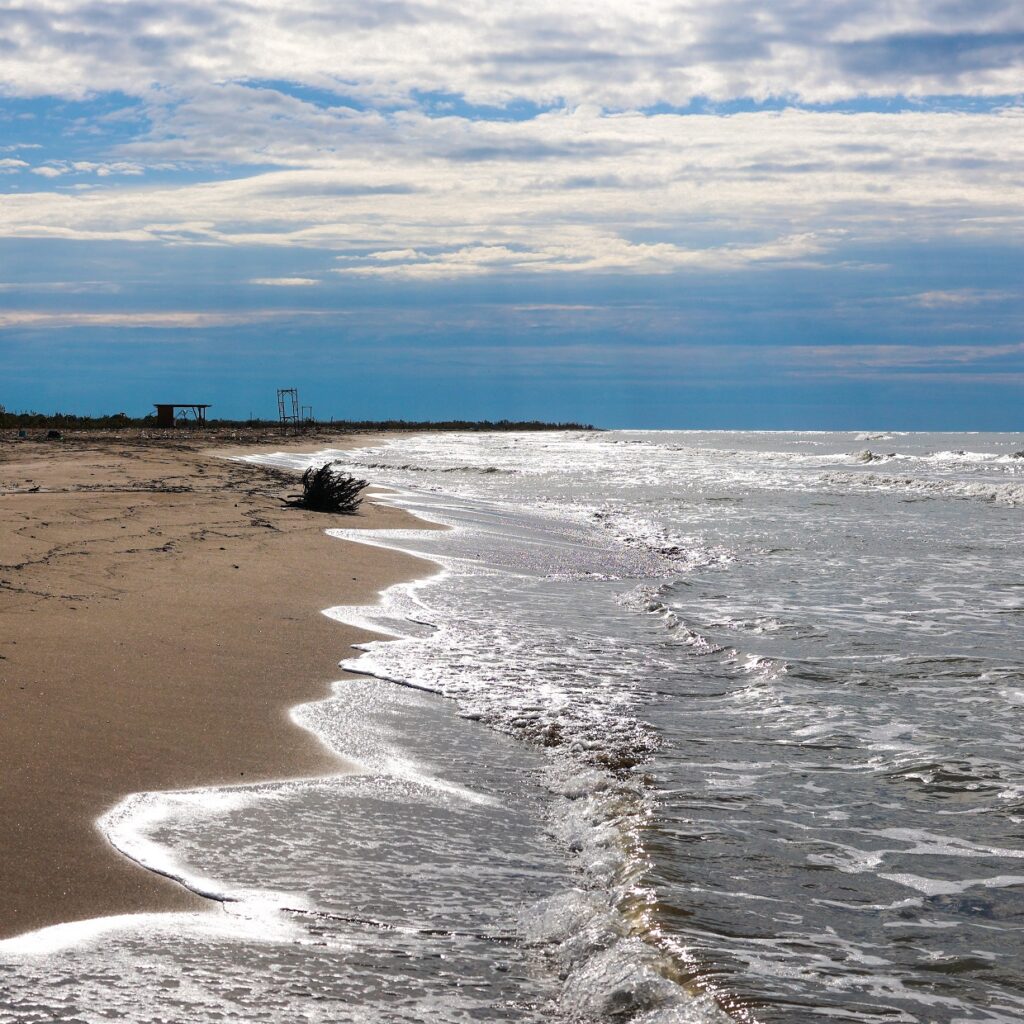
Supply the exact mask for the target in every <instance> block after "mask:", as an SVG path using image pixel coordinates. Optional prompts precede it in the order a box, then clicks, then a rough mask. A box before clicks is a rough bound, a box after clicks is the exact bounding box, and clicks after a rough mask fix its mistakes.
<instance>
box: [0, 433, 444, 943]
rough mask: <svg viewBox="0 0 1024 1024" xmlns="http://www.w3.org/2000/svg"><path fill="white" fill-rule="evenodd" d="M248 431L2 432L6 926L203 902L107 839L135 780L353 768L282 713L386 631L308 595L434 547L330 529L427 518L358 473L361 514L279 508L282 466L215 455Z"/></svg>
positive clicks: (30, 926)
mask: <svg viewBox="0 0 1024 1024" xmlns="http://www.w3.org/2000/svg"><path fill="white" fill-rule="evenodd" d="M374 437H375V439H377V438H379V439H383V435H374ZM311 441H313V444H312V445H311V443H310V442H311ZM366 442H367V437H366V435H347V436H342V437H330V438H328V437H323V438H319V437H318V438H316V439H313V438H289V439H281V440H280V441H279V442H278V443H276V444H270V445H265V446H259V447H260V448H263V449H264V450H270V451H279V450H284V449H288V448H291V449H295V450H302V451H308V450H310V448H311V447H334V448H344V447H356V446H362V445H364V444H365V443H366ZM243 446H244V447H243ZM256 451H257V447H256V446H247V445H245V441H241V442H240V439H236V438H234V437H224V436H223V435H221V434H219V433H218V432H214V431H211V432H208V433H207V434H206V435H205V436H199V437H197V436H195V435H192V436H186V437H172V438H169V439H164V438H161V439H139V438H126V437H122V436H117V437H102V438H100V437H96V436H70V437H69V438H68V439H67V440H65V441H64V442H63V443H58V444H53V443H46V442H42V443H37V442H33V441H20V442H9V441H4V442H0V529H2V530H3V533H4V535H5V537H7V538H8V541H7V542H6V543H5V550H4V552H3V555H2V556H0V557H2V559H3V564H2V565H0V612H2V614H3V617H4V622H5V630H4V635H3V636H2V637H0V736H2V737H3V745H2V748H3V751H4V753H3V755H2V757H3V762H2V763H3V765H4V770H3V773H2V776H0V777H2V778H3V783H2V784H0V813H2V814H3V816H4V819H5V821H6V822H7V823H8V827H7V828H5V829H4V830H3V832H2V834H0V865H2V866H0V939H7V938H13V937H16V936H22V935H24V934H25V933H27V932H32V931H36V930H38V929H41V928H45V927H48V926H51V925H57V924H67V923H71V922H74V921H83V920H89V919H92V918H98V917H114V916H118V915H122V914H128V913H149V912H155V911H195V910H200V909H204V908H208V907H210V906H212V904H211V902H210V901H209V900H207V899H204V898H202V897H200V896H198V895H196V894H194V893H192V892H190V891H188V890H187V889H185V888H184V887H183V886H182V885H180V884H179V883H178V882H175V881H172V880H170V879H168V878H165V877H163V876H160V875H157V874H154V873H153V872H151V871H149V870H148V869H146V868H143V867H141V866H140V865H138V864H137V863H135V862H134V861H132V860H130V859H129V858H128V857H127V856H125V855H123V854H121V853H120V852H118V851H117V850H115V849H114V847H112V846H111V845H110V844H109V843H108V841H107V839H106V837H105V836H104V835H103V834H102V832H101V831H100V829H99V827H98V824H97V821H98V819H99V818H100V817H101V816H102V815H103V814H105V813H106V812H107V811H109V810H110V809H111V808H112V807H113V806H114V805H115V804H117V803H118V802H119V801H120V800H121V799H123V798H124V797H126V796H128V795H129V794H131V793H135V792H140V791H159V790H180V789H190V788H199V787H204V786H214V785H224V784H237V783H253V782H263V781H270V780H280V779H287V778H301V777H309V776H311V775H319V776H323V775H330V774H336V773H343V772H347V771H351V770H352V766H351V765H349V764H347V763H346V762H343V761H341V760H340V759H339V758H337V757H335V755H334V754H333V753H331V752H330V751H328V750H327V748H326V747H324V746H323V744H322V743H321V742H320V741H319V740H318V739H317V738H316V737H315V736H313V735H312V734H310V733H309V732H307V731H306V730H305V729H303V728H302V727H301V726H299V725H298V724H296V723H295V722H294V721H293V720H292V719H291V717H290V715H289V712H290V709H291V708H293V707H295V706H296V705H298V704H301V703H305V702H308V701H315V700H317V699H321V698H324V697H326V696H329V694H330V683H331V682H334V681H337V680H339V679H343V678H352V677H353V674H352V673H348V672H345V671H343V670H341V669H340V668H338V662H339V660H340V659H341V657H343V656H344V655H345V653H346V652H347V651H348V650H349V649H350V648H351V645H352V644H355V643H359V642H365V641H367V640H370V639H378V638H380V637H379V635H378V634H375V633H371V632H369V631H367V630H365V629H358V628H354V627H351V626H347V625H344V624H342V623H340V622H338V621H337V620H336V619H333V618H329V617H328V616H325V615H324V614H322V612H323V611H324V610H325V609H327V608H329V607H333V606H338V605H341V604H354V605H362V604H368V603H372V602H374V601H375V600H376V599H377V596H378V594H379V593H380V591H381V590H383V589H384V588H386V587H388V586H390V585H392V584H394V583H399V582H402V581H405V580H412V579H416V578H419V577H420V576H425V575H430V574H432V573H433V572H435V571H436V564H435V563H433V562H430V561H427V560H425V559H418V558H415V557H414V556H411V555H407V554H402V553H397V552H393V551H389V550H387V549H385V548H380V547H377V546H371V545H366V544H357V543H352V542H346V541H341V540H338V539H337V538H334V537H330V536H328V535H327V534H326V533H325V532H324V531H325V530H326V529H328V528H331V527H339V526H343V527H344V528H346V529H381V528H407V527H409V526H413V525H414V526H415V528H417V529H424V528H425V529H430V528H431V527H432V525H433V524H429V523H425V522H422V521H420V520H419V519H417V518H415V517H413V516H412V515H410V514H408V513H405V512H403V511H402V510H399V509H396V508H393V507H389V506H386V505H379V504H374V503H373V502H372V494H371V495H369V496H368V498H367V500H366V501H364V503H363V506H362V507H361V509H360V511H359V513H358V514H357V515H355V516H326V515H323V514H318V513H312V512H305V511H302V510H297V509H290V508H283V507H281V504H280V501H279V498H280V496H281V495H283V494H284V493H286V492H287V491H288V490H290V489H294V477H293V476H292V475H291V474H287V473H283V472H280V471H276V472H275V471H267V470H265V469H263V468H261V467H257V466H253V465H250V464H245V463H240V462H233V461H229V459H228V458H227V456H229V455H234V454H243V453H244V454H255V453H256ZM328 545H333V547H328ZM328 552H334V555H333V556H331V555H328Z"/></svg>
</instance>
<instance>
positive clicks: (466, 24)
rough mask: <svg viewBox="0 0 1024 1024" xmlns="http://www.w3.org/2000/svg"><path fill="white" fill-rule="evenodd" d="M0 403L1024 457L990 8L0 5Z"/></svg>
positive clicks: (1012, 69)
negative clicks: (990, 435)
mask: <svg viewBox="0 0 1024 1024" xmlns="http://www.w3.org/2000/svg"><path fill="white" fill-rule="evenodd" d="M0 54H2V60H0V190H2V191H3V200H2V202H0V368H2V376H0V403H2V404H3V405H5V406H6V407H7V408H9V409H27V408H38V409H44V410H54V409H61V410H73V411H80V412H113V411H121V410H123V411H127V412H130V413H133V414H139V413H144V412H146V411H148V409H149V407H150V405H151V403H153V402H155V401H166V400H195V401H206V402H210V403H212V404H213V407H214V408H213V410H212V412H213V413H214V414H216V415H222V416H229V417H238V416H247V415H249V414H250V413H254V414H256V415H272V414H273V412H274V389H275V388H276V387H279V386H296V387H298V388H299V389H300V394H301V396H302V401H303V403H304V404H312V405H313V407H314V411H315V412H316V414H317V415H318V416H322V417H331V416H333V417H339V418H340V417H351V418H378V417H379V418H391V417H405V418H409V419H421V418H450V417H466V418H477V417H480V418H484V417H488V418H497V417H510V418H520V417H524V418H533V417H539V418H545V419H580V420H587V421H590V422H595V423H598V424H600V425H605V426H641V427H656V426H665V427H673V426H679V427H701V426H707V427H730V426H731V427H737V428H741V427H791V428H799V427H807V428H811V427H820V428H830V427H831V428H849V429H859V428H865V427H873V426H879V427H881V426H888V427H893V428H898V429H914V428H920V429H942V428H948V429H1024V402H1022V393H1024V275H1022V274H1021V272H1020V268H1021V266H1022V265H1024V264H1022V259H1021V257H1022V234H1021V227H1022V221H1024V202H1022V200H1024V176H1022V174H1021V170H1020V169H1021V167H1022V166H1024V98H1022V95H1021V92H1020V90H1021V87H1022V82H1024V10H1022V9H1021V7H1020V5H1019V4H1016V3H1009V2H1002V0H972V2H971V3H966V2H960V0H939V2H935V0H932V2H929V3H924V2H923V0H922V2H911V0H884V2H883V0H863V2H858V3H852V2H848V3H836V4H821V3H810V2H802V0H779V2H777V3H773V4H771V5H764V4H757V3H753V2H747V0H714V2H710V3H709V2H701V3H698V2H696V0H672V2H668V0H653V2H651V3H649V4H646V5H644V6H643V8H642V9H638V8H637V5H634V4H627V3H624V2H618V0H616V2H609V0H604V2H602V0H597V2H595V0H588V2H587V3H582V2H576V0H571V2H563V3H560V4H559V5H557V6H556V5H552V4H550V3H549V2H548V0H544V2H540V0H524V2H522V3H519V4H516V5H515V6H514V8H512V7H510V8H509V9H508V10H507V11H505V10H503V9H501V8H496V7H495V6H494V5H493V4H488V3H483V2H482V0H480V2H478V0H462V2H460V3H458V4H455V3H454V2H452V0H393V2H389V3H381V4H377V5H366V4H365V3H358V4H357V3H354V2H353V3H344V2H342V3H339V2H336V0H332V2H327V0H301V2H298V3H292V4H288V5H287V6H286V5H275V4H273V3H268V4H263V5H251V4H239V3H234V2H228V3H224V4H220V5H217V6H216V7H215V8H211V7H209V5H205V4H200V3H198V2H192V0H178V2H176V3H175V4H174V5H161V6H158V5H155V4H152V3H150V2H148V0H147V2H138V0H119V2H116V3H114V2H104V0H90V2H88V3H80V4H75V3H72V4H70V5H69V4H67V3H64V2H58V0H38V2H35V3H33V4H32V5H31V7H28V8H21V9H8V10H6V11H4V12H2V13H0Z"/></svg>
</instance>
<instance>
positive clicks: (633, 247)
mask: <svg viewBox="0 0 1024 1024" xmlns="http://www.w3.org/2000/svg"><path fill="white" fill-rule="evenodd" d="M826 249H827V245H826V244H824V242H823V240H822V239H819V238H817V237H816V236H815V235H813V234H807V235H798V236H793V237H789V238H779V239H775V240H772V241H770V242H766V243H763V244H760V245H746V246H740V245H729V246H718V247H709V248H705V249H686V248H682V247H680V246H677V245H672V244H668V243H657V244H643V243H633V242H629V241H627V240H625V239H622V238H619V237H617V236H615V235H610V234H606V233H601V232H597V231H594V232H591V233H589V234H584V233H582V232H575V233H574V235H573V237H572V238H571V239H567V240H566V241H565V242H563V243H562V244H557V243H556V244H550V243H549V244H547V245H545V246H543V247H541V248H538V249H536V250H528V249H525V248H510V247H508V246H503V245H472V246H464V247H462V248H459V249H455V250H451V251H448V252H435V253H432V254H428V253H424V252H420V251H417V250H415V249H406V250H398V251H386V252H376V253H372V254H370V256H369V257H366V258H365V260H364V261H361V262H358V263H351V264H349V265H348V266H345V267H341V268H339V269H338V273H342V274H354V275H357V276H365V277H396V278H407V279H418V280H430V279H436V278H458V277H475V276H480V275H483V274H491V273H506V274H507V273H521V272H526V273H550V272H552V271H570V272H575V273H587V274H595V273H597V274H600V273H646V274H666V273H670V272H671V271H673V270H679V269H683V268H708V269H711V268H713V269H728V268H735V267H741V266H749V265H751V264H757V263H769V262H772V263H776V262H786V263H793V262H794V261H801V260H805V259H807V258H808V257H810V256H813V255H817V254H819V253H822V252H824V251H826Z"/></svg>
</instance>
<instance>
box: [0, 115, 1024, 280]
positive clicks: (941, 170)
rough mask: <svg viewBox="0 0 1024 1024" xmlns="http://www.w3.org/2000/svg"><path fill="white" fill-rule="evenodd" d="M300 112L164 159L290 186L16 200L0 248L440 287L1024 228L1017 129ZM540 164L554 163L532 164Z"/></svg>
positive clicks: (2, 207)
mask: <svg viewBox="0 0 1024 1024" xmlns="http://www.w3.org/2000/svg"><path fill="white" fill-rule="evenodd" d="M286 107H287V109H288V110H289V111H290V112H291V113H290V115H289V119H288V120H287V122H285V123H278V122H275V121H274V120H273V119H271V120H263V118H264V116H265V113H266V112H265V111H263V109H262V108H259V109H257V110H256V112H255V113H253V112H252V111H249V110H247V109H246V108H245V107H241V108H239V109H238V110H237V111H236V112H235V115H234V116H233V117H232V116H231V104H230V103H226V104H225V106H224V109H223V110H219V108H218V110H219V112H218V114H217V117H222V118H223V120H217V121H211V122H210V123H209V124H207V125H206V126H205V130H204V131H199V128H198V127H197V126H196V125H193V128H192V129H191V132H192V134H191V135H188V134H178V133H177V132H176V131H175V132H172V133H171V134H170V135H169V136H168V138H167V139H166V140H165V141H164V143H161V148H160V152H159V154H158V156H159V158H160V159H161V160H163V159H169V158H171V157H173V158H175V159H179V160H183V161H188V160H191V159H193V158H195V159H205V153H206V148H205V147H206V146H207V145H208V144H211V143H210V140H219V141H220V142H221V143H222V144H223V145H224V147H225V151H226V152H228V153H230V154H231V155H232V159H234V160H237V161H240V162H244V163H253V162H255V161H258V160H259V159H260V150H261V147H263V146H264V140H266V139H268V138H274V140H275V142H274V145H275V152H276V159H278V160H279V161H285V162H287V164H288V166H286V167H283V168H280V169H274V170H269V171H268V170H261V171H259V172H256V173H248V174H242V173H241V172H238V171H236V172H235V174H234V176H227V177H225V176H224V175H223V172H221V174H220V175H219V176H218V177H217V178H215V179H211V180H202V179H200V180H195V179H194V178H193V179H192V180H185V181H183V182H176V183H173V184H156V183H150V182H148V181H147V180H146V179H145V178H143V179H132V181H131V182H130V183H129V182H125V183H124V184H114V183H112V184H105V185H104V186H103V187H100V188H94V189H89V190H78V191H75V192H72V191H70V190H65V191H53V190H49V191H40V192H27V191H22V192H19V193H12V194H10V195H8V196H7V197H6V198H5V201H4V203H3V204H0V237H12V238H29V237H36V238H63V239H67V240H82V241H100V240H119V241H136V242H150V243H161V244H165V245H173V246H179V247H180V246H220V247H235V246H248V245H259V246H278V247H303V248H309V249H323V250H326V251H329V252H331V253H333V254H335V255H337V256H340V257H342V259H341V262H340V263H339V264H337V267H338V268H339V269H341V270H342V271H343V272H345V273H349V274H356V275H362V276H374V277H388V276H391V277H395V278H397V277H405V278H419V279H430V278H453V277H463V278H471V277H479V276H481V275H485V274H495V273H502V274H510V273H530V274H532V273H538V272H547V271H552V272H574V273H587V272H599V273H608V272H619V271H621V272H625V273H645V272H651V273H665V272H669V271H672V270H686V269H700V268H708V267H711V268H725V269H728V268H730V267H735V268H740V267H743V266H749V265H751V264H762V265H767V264H769V263H772V262H775V263H783V262H785V263H788V264H790V265H793V264H797V263H800V262H821V261H823V260H824V261H826V262H829V261H832V262H834V261H836V260H838V258H839V257H840V255H841V251H842V249H843V248H844V247H845V246H849V245H851V244H855V243H857V242H861V243H870V244H872V245H876V246H877V245H878V244H880V243H884V242H885V241H886V240H898V241H900V242H910V241H913V240H915V239H917V240H921V239H928V240H934V239H935V238H937V237H942V236H946V237H950V238H960V237H968V236H970V237H974V238H982V237H987V238H989V239H994V240H998V241H1003V240H1005V239H1006V238H1008V237H1012V236H1013V235H1015V234H1016V233H1017V232H1019V231H1020V229H1021V227H1024V181H1022V180H1021V179H1020V177H1019V174H1018V173H1017V168H1019V166H1021V164H1022V162H1024V110H1019V109H1008V110H1004V111H1000V112H994V113H981V114H964V113H934V112H904V113H897V114H879V113H862V114H857V115H853V114H846V113H834V112H809V111H801V110H785V111H776V112H756V113H743V114H735V115H731V116H728V117H721V116H712V115H687V116H683V115H678V114H659V115H642V114H637V113H634V114H604V113H602V112H600V111H597V110H594V109H593V108H580V109H577V110H573V111H557V112H548V113H544V114H540V115H537V116H534V117H532V118H530V119H528V120H526V121H486V120H475V119H473V118H469V117H462V116H455V115H449V116H445V117H440V118H438V117H430V116H427V115H424V114H416V113H410V112H404V111H403V112H395V113H393V114H389V115H387V116H383V115H381V114H379V113H376V112H373V111H362V112H360V111H353V110H351V109H346V110H345V111H344V112H343V113H341V114H335V113H332V112H327V113H325V112H324V111H323V110H321V109H320V108H318V107H317V106H316V105H315V104H312V103H298V102H297V101H296V103H295V104H293V103H292V102H291V101H289V102H288V103H287V104H286ZM250 114H252V116H253V117H255V120H253V121H249V120H247V118H248V117H249V116H250ZM303 117H308V121H306V120H303ZM275 133H276V134H275ZM171 136H173V138H171ZM141 145H143V144H142V143H131V144H130V145H127V146H125V147H123V148H125V149H131V150H133V151H135V150H137V149H138V147H139V146H141ZM147 145H148V144H147ZM172 146H173V147H174V151H173V152H172V149H171V148H170V147H172ZM196 147H198V148H196ZM525 148H533V149H536V150H537V151H538V152H541V151H542V152H543V153H544V154H545V155H544V156H543V157H542V158H539V159H537V160H534V161H524V160H522V159H520V154H521V152H522V151H523V150H524V149H525ZM483 150H486V151H487V152H488V153H489V156H488V158H487V159H486V160H479V159H470V160H467V159H466V154H467V153H470V154H479V153H480V152H481V151H483ZM505 153H507V154H508V155H507V157H506V156H503V155H502V154H505ZM132 159H133V160H134V159H135V157H134V156H133V157H132ZM126 162H127V161H126ZM90 166H91V164H90ZM109 180H110V179H108V181H109ZM439 239H443V240H444V244H443V245H439Z"/></svg>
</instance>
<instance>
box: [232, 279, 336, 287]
mask: <svg viewBox="0 0 1024 1024" xmlns="http://www.w3.org/2000/svg"><path fill="white" fill-rule="evenodd" d="M249 284H262V285H268V286H270V287H272V288H309V287H312V286H313V285H317V284H320V279H319V278H316V277H250V278H249Z"/></svg>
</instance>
